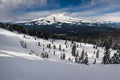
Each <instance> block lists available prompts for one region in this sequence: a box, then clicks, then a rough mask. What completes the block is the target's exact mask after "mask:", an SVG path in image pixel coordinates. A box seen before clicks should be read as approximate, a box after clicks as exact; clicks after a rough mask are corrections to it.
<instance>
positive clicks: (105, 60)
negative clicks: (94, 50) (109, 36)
mask: <svg viewBox="0 0 120 80" xmlns="http://www.w3.org/2000/svg"><path fill="white" fill-rule="evenodd" d="M109 49H110V44H109V42H107V43H106V45H105V53H104V57H103V61H102V63H103V64H109V63H110V50H109Z"/></svg>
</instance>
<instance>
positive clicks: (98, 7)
mask: <svg viewBox="0 0 120 80" xmlns="http://www.w3.org/2000/svg"><path fill="white" fill-rule="evenodd" d="M54 13H65V14H66V15H68V16H71V17H77V18H92V19H93V18H94V19H100V20H106V21H120V0H0V21H17V20H27V19H35V18H40V17H45V16H48V15H51V14H54Z"/></svg>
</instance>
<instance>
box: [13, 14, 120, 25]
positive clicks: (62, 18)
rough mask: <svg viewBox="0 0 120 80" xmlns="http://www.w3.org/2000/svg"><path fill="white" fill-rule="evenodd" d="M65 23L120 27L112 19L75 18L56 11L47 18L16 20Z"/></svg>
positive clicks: (33, 23)
mask: <svg viewBox="0 0 120 80" xmlns="http://www.w3.org/2000/svg"><path fill="white" fill-rule="evenodd" d="M63 23H66V24H68V25H71V24H72V25H81V26H97V27H100V26H102V27H103V26H107V27H120V23H115V22H111V21H99V20H96V19H86V18H73V17H69V16H66V15H65V14H63V13H56V14H52V15H50V16H47V17H45V18H38V19H32V20H28V21H18V22H15V24H23V25H26V26H27V25H30V26H32V25H33V26H34V25H38V26H39V25H52V24H57V25H58V26H61V25H62V24H63Z"/></svg>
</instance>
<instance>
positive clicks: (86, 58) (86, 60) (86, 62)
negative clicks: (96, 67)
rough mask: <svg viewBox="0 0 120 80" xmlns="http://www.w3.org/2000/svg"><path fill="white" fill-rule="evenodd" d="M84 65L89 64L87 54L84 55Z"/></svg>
mask: <svg viewBox="0 0 120 80" xmlns="http://www.w3.org/2000/svg"><path fill="white" fill-rule="evenodd" d="M84 63H85V64H86V65H88V64H89V63H88V55H87V53H86V57H85V60H84Z"/></svg>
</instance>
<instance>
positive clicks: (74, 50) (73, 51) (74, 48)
mask: <svg viewBox="0 0 120 80" xmlns="http://www.w3.org/2000/svg"><path fill="white" fill-rule="evenodd" d="M71 54H72V56H76V44H73V47H72V51H71Z"/></svg>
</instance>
